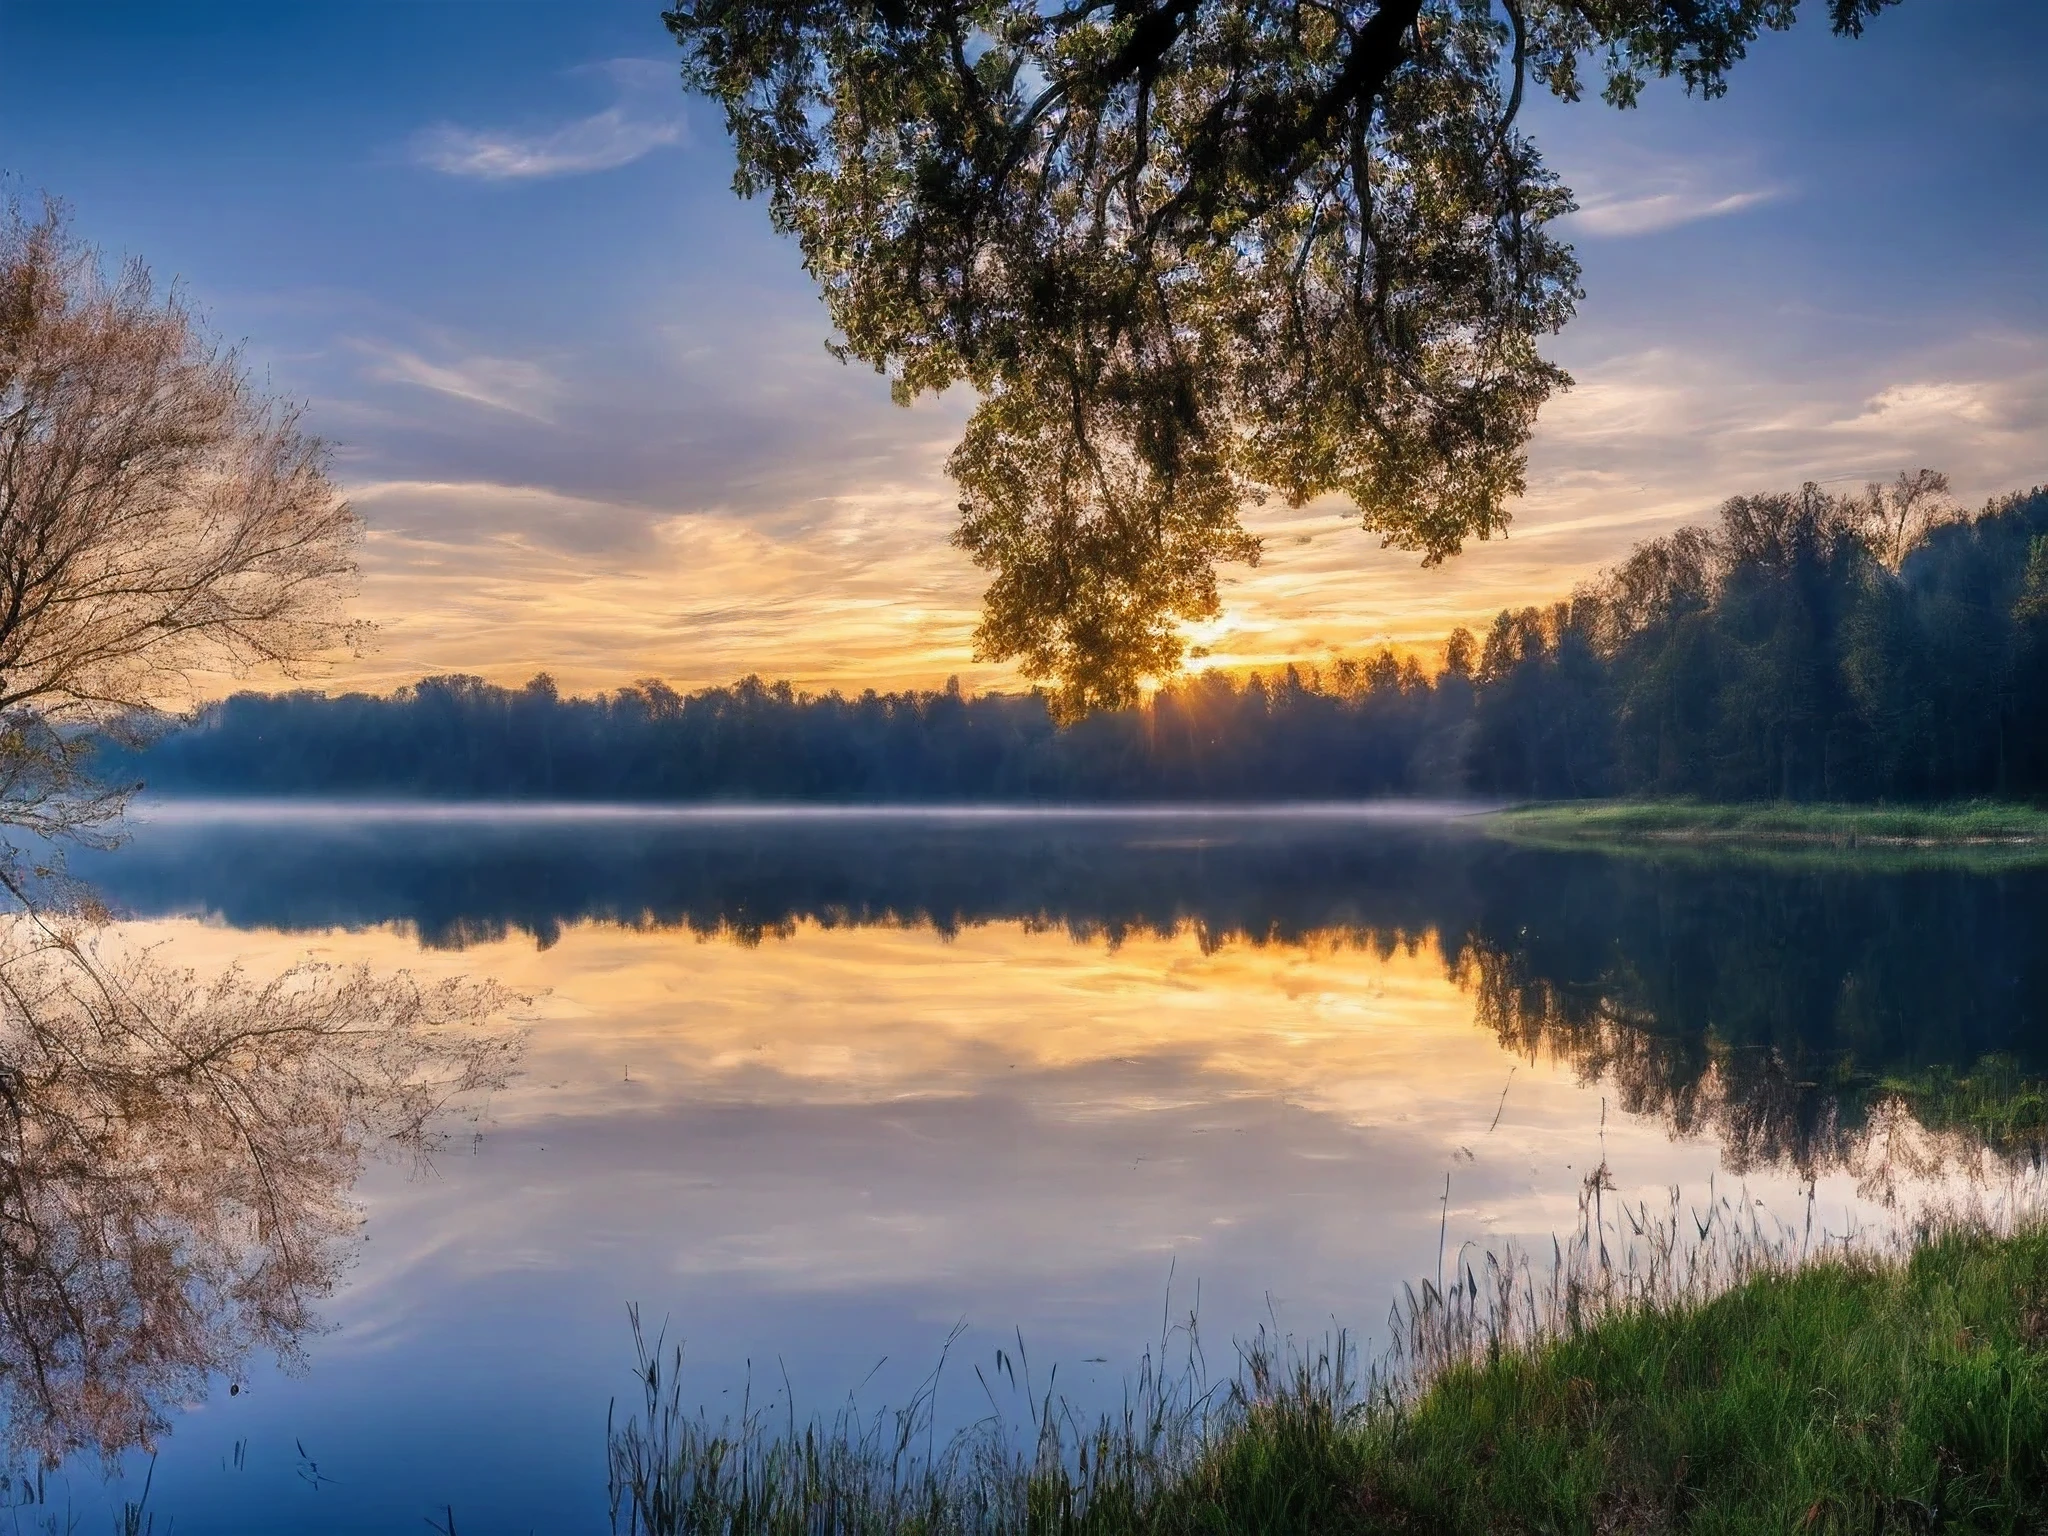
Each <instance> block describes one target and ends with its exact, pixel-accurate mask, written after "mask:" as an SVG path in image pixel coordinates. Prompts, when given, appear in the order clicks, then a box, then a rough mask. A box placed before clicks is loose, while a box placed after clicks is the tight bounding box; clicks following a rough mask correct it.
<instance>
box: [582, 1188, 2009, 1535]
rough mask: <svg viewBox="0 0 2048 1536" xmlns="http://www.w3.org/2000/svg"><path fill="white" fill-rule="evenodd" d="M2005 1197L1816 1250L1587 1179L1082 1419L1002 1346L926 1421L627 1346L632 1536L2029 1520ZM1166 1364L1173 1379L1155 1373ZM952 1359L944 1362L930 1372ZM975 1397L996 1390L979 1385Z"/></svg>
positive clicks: (618, 1499)
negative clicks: (765, 1405) (735, 1409)
mask: <svg viewBox="0 0 2048 1536" xmlns="http://www.w3.org/2000/svg"><path fill="white" fill-rule="evenodd" d="M2039 1209H2040V1205H2039V1202H2038V1200H2036V1199H2035V1196H2034V1189H2033V1187H2032V1186H2031V1185H2030V1186H2027V1187H2025V1188H2023V1189H2019V1190H2018V1191H2017V1192H2016V1193H2015V1194H2014V1195H2012V1196H2009V1197H2008V1198H2007V1199H2006V1200H2005V1201H2003V1202H2001V1203H2000V1204H1998V1205H1996V1206H1991V1207H1987V1206H1984V1205H1981V1204H1980V1205H1977V1206H1974V1207H1972V1208H1971V1209H1969V1210H1967V1211H1964V1210H1956V1209H1951V1210H1946V1211H1943V1212H1939V1213H1931V1214H1926V1215H1923V1216H1922V1217H1920V1218H1919V1219H1917V1220H1916V1221H1914V1222H1912V1223H1909V1224H1907V1225H1904V1226H1902V1227H1899V1228H1896V1229H1891V1230H1888V1231H1887V1232H1884V1233H1869V1234H1863V1235H1860V1236H1859V1235H1856V1234H1851V1235H1850V1236H1848V1237H1847V1238H1838V1237H1829V1236H1827V1235H1825V1234H1824V1233H1822V1232H1820V1231H1818V1230H1817V1229H1816V1227H1815V1225H1814V1223H1813V1220H1812V1212H1811V1208H1810V1206H1809V1210H1808V1213H1807V1219H1806V1220H1805V1221H1804V1222H1803V1223H1798V1224H1791V1225H1787V1224H1784V1223H1781V1222H1778V1221H1776V1220H1774V1219H1770V1218H1767V1217H1766V1216H1765V1215H1764V1214H1763V1212H1762V1210H1761V1208H1760V1207H1758V1206H1757V1205H1755V1204H1754V1203H1752V1202H1751V1201H1749V1200H1748V1199H1747V1198H1746V1197H1745V1196H1741V1195H1728V1194H1721V1195H1711V1196H1710V1198H1709V1199H1708V1200H1707V1201H1706V1203H1705V1204H1704V1205H1699V1204H1695V1203H1692V1202H1690V1201H1687V1200H1685V1199H1684V1198H1682V1197H1681V1195H1680V1194H1679V1193H1678V1192H1676V1191H1673V1192H1672V1193H1671V1195H1670V1197H1669V1199H1668V1200H1667V1202H1666V1203H1665V1204H1664V1205H1662V1206H1661V1207H1653V1206H1651V1205H1649V1204H1647V1203H1644V1202H1636V1203H1632V1204H1631V1203H1625V1202H1620V1201H1618V1200H1617V1199H1616V1198H1615V1196H1614V1187H1613V1183H1612V1180H1611V1178H1610V1177H1609V1176H1608V1174H1607V1170H1606V1169H1605V1167H1604V1165H1603V1167H1602V1168H1601V1169H1599V1170H1596V1171H1595V1173H1594V1174H1593V1175H1592V1176H1590V1177H1589V1178H1588V1180H1587V1181H1586V1184H1585V1186H1584V1188H1583V1190H1582V1198H1581V1202H1580V1215H1579V1222H1578V1226H1577V1229H1576V1230H1575V1231H1574V1232H1573V1233H1571V1234H1570V1235H1569V1236H1568V1237H1561V1238H1559V1239H1556V1240H1554V1241H1553V1242H1552V1244H1551V1245H1550V1247H1549V1250H1548V1251H1547V1252H1542V1253H1535V1254H1532V1253H1529V1252H1517V1251H1504V1252H1501V1253H1480V1252H1475V1251H1472V1250H1470V1249H1467V1250H1465V1251H1463V1252H1460V1253H1457V1254H1446V1255H1444V1267H1443V1270H1442V1272H1440V1273H1439V1275H1438V1276H1437V1277H1436V1278H1433V1279H1429V1280H1424V1281H1419V1282H1417V1283H1416V1284H1414V1285H1413V1286H1411V1287H1409V1288H1407V1289H1406V1290H1405V1291H1404V1292H1403V1294H1402V1295H1401V1296H1400V1298H1399V1299H1398V1300H1397V1301H1396V1303H1395V1304H1394V1306H1393V1308H1392V1311H1391V1314H1390V1317H1389V1336H1390V1342H1389V1343H1388V1345H1387V1346H1386V1348H1385V1349H1384V1351H1383V1352H1382V1353H1381V1354H1379V1355H1378V1356H1376V1357H1375V1358H1374V1359H1373V1361H1372V1362H1371V1363H1370V1365H1369V1366H1367V1367H1365V1368H1364V1369H1362V1370H1361V1369H1360V1368H1359V1365H1358V1352H1357V1350H1356V1348H1355V1346H1354V1342H1353V1340H1352V1339H1351V1338H1349V1337H1348V1336H1345V1335H1342V1334H1335V1335H1331V1336H1328V1337H1325V1338H1323V1339H1321V1340H1319V1341H1312V1342H1310V1343H1308V1344H1303V1343H1301V1342H1299V1341H1295V1340H1290V1339H1287V1338H1285V1337H1282V1336H1279V1335H1278V1334H1276V1333H1275V1332H1273V1331H1270V1330H1268V1331H1264V1332H1261V1333H1259V1334H1258V1335H1256V1336H1254V1337H1253V1338H1251V1339H1250V1340H1248V1341H1245V1342H1243V1343H1242V1344H1240V1346H1239V1347H1238V1348H1237V1349H1236V1350H1235V1352H1234V1364H1233V1367H1232V1369H1231V1371H1230V1372H1229V1374H1228V1375H1227V1377H1225V1378H1224V1379H1222V1380H1219V1381H1213V1382H1212V1381H1211V1380H1210V1379H1209V1376H1208V1372H1207V1370H1206V1365H1205V1361H1204V1358H1203V1354H1202V1350H1201V1345H1200V1340H1199V1335H1198V1333H1197V1332H1196V1330H1195V1328H1194V1324H1193V1320H1192V1319H1189V1320H1186V1321H1183V1322H1181V1323H1179V1324H1177V1325H1175V1326H1174V1327H1172V1328H1163V1329H1162V1334H1161V1338H1160V1340H1159V1341H1158V1342H1157V1343H1156V1344H1155V1345H1154V1347H1153V1348H1152V1349H1151V1350H1150V1351H1148V1352H1147V1353H1146V1355H1145V1357H1144V1359H1143V1360H1142V1361H1141V1363H1140V1366H1139V1368H1138V1369H1137V1371H1136V1372H1135V1373H1134V1375H1133V1376H1132V1377H1131V1379H1130V1383H1129V1386H1128V1387H1127V1389H1126V1394H1125V1399H1124V1402H1123V1405H1122V1407H1121V1409H1120V1410H1119V1411H1118V1412H1116V1413H1113V1414H1109V1415H1104V1416H1098V1417H1094V1418H1087V1417H1084V1416H1083V1415H1082V1414H1080V1413H1079V1412H1078V1411H1077V1410H1075V1409H1073V1408H1072V1407H1071V1405H1069V1404H1067V1403H1066V1402H1064V1401H1063V1400H1062V1399H1061V1398H1060V1397H1059V1396H1058V1395H1057V1394H1056V1393H1055V1392H1054V1390H1053V1389H1052V1386H1051V1384H1050V1383H1047V1385H1046V1386H1045V1388H1044V1389H1043V1390H1042V1391H1034V1389H1033V1388H1032V1385H1031V1382H1030V1373H1029V1371H1028V1368H1027V1364H1026V1357H1025V1356H1024V1354H1023V1351H1022V1347H1021V1344H1020V1346H1019V1348H1018V1350H1017V1352H1016V1353H1015V1354H1014V1355H1012V1354H1011V1353H1010V1352H1009V1351H1008V1350H1005V1351H1002V1352H999V1355H998V1362H999V1363H998V1365H997V1367H996V1369H997V1371H998V1373H999V1375H1000V1374H1001V1373H1007V1375H1008V1378H1009V1381H1010V1382H1011V1383H1013V1384H1014V1385H1015V1386H1016V1387H1017V1388H1018V1389H1019V1391H1020V1392H1021V1395H1022V1396H1023V1398H1024V1400H1025V1401H1026V1402H1027V1403H1028V1405H1029V1407H1028V1410H1027V1412H1026V1413H1025V1414H1024V1415H1023V1416H1022V1417H1021V1418H1019V1419H1016V1420H1015V1421H1014V1422H1013V1420H1012V1417H1011V1416H1008V1415H1005V1414H1004V1413H1003V1412H1002V1411H1001V1410H1000V1409H999V1408H998V1407H997V1404H998V1401H999V1396H998V1393H997V1391H994V1390H991V1391H989V1393H988V1397H989V1403H990V1412H989V1414H988V1415H987V1416H986V1417H985V1418H983V1419H982V1420H980V1421H979V1422H977V1423H975V1424H972V1425H969V1426H968V1427H966V1428H964V1429H962V1430H960V1431H958V1432H957V1433H954V1434H951V1435H943V1436H942V1435H940V1434H939V1433H938V1432H937V1429H936V1416H935V1413H934V1404H935V1397H936V1389H937V1383H938V1380H939V1372H934V1374H933V1376H932V1377H931V1378H929V1379H928V1381H927V1383H926V1386H925V1388H924V1389H923V1390H922V1391H920V1392H919V1393H918V1394H917V1395H916V1397H915V1398H914V1399H913V1401H912V1402H911V1403H910V1404H908V1405H907V1406H906V1407H905V1408H904V1409H903V1410H901V1411H899V1412H895V1413H886V1412H885V1413H880V1414H875V1415H871V1416H867V1417H862V1416H860V1415H858V1414H857V1413H855V1412H854V1411H853V1410H852V1409H851V1408H848V1409H846V1410H844V1411H842V1412H841V1414H840V1415H839V1416H838V1417H836V1418H834V1419H831V1420H825V1421H813V1422H810V1423H799V1422H798V1420H797V1419H796V1416H795V1413H794V1410H793V1409H792V1408H791V1407H789V1405H788V1402H787V1399H786V1397H785V1398H783V1399H782V1400H781V1401H782V1406H781V1408H780V1410H779V1413H768V1412H757V1411H755V1410H753V1409H752V1408H751V1407H749V1408H746V1409H743V1410H742V1412H741V1414H740V1415H739V1417H738V1418H737V1419H730V1420H722V1421H719V1422H716V1423H713V1422H712V1421H711V1420H709V1419H708V1418H706V1417H705V1416H703V1415H701V1414H695V1413H692V1412H689V1411H687V1410H686V1408H685V1406H684V1402H685V1400H684V1395H683V1387H682V1381H681V1375H680V1372H681V1366H682V1351H681V1349H680V1348H666V1347H664V1346H663V1345H662V1343H661V1341H659V1340H656V1341H655V1342H654V1343H653V1344H652V1345H649V1344H648V1343H647V1342H646V1341H645V1339H644V1336H643V1335H641V1333H640V1332H639V1329H638V1325H637V1320H636V1325H635V1337H636V1340H639V1341H640V1344H641V1350H640V1364H639V1370H640V1386H641V1389H642V1393H643V1402H642V1404H641V1406H640V1411H639V1412H638V1413H636V1414H634V1415H633V1416H632V1417H630V1418H629V1419H628V1420H627V1421H626V1422H625V1423H624V1424H623V1426H621V1425H619V1424H617V1423H614V1424H613V1425H612V1426H611V1427H610V1443H611V1493H612V1519H613V1525H614V1529H615V1530H617V1531H622V1532H626V1533H629V1536H676V1533H689V1536H714V1533H715V1536H798V1533H803V1536H870V1533H872V1536H883V1533H892V1536H893V1533H916V1536H953V1533H960V1536H968V1533H974V1536H983V1533H986V1536H997V1533H1002V1536H1008V1533H1017V1536H1041V1533H1043V1536H1124V1533H1133V1536H1135V1533H1148V1536H1155V1533H1156V1536H1181V1533H1188V1536H1193V1533H1197V1532H1202V1533H1216V1532H1240V1531H1242V1532H1266V1533H1273V1536H1291V1533H1296V1532H1299V1533H1304V1536H1306V1533H1311V1532H1314V1533H1329V1532H1338V1533H1343V1532H1359V1533H1365V1532H1380V1531H1400V1532H1438V1531H1445V1532H1461V1531H1469V1532H1497V1531H1514V1530H1529V1531H1582V1532H1588V1533H1592V1532H1610V1531H1611V1532H1620V1531H1644V1532H1651V1531H1701V1532H1705V1531H1714V1532H1730V1533H1732V1532H1766V1531H1768V1532H1773V1533H1778V1532H1784V1531H1816V1532H1821V1531H1834V1532H1844V1533H1846V1532H1850V1531H1855V1532H1867V1531H1878V1530H1899V1531H1913V1530H1931V1529H1953V1530H1972V1531H1974V1530H1985V1531H2016V1530H2033V1529H2038V1528H2040V1522H2041V1512H2042V1511H2043V1510H2048V1228H2044V1227H2043V1226H2042V1225H2041V1223H2040V1222H2039V1220H2038V1219H2037V1217H2036V1215H2035V1214H2034V1213H2035V1212H2037V1211H2038V1210H2039ZM1169 1362H1171V1363H1170V1364H1169ZM941 1369H942V1370H943V1369H944V1366H943V1363H942V1366H941ZM983 1385H984V1387H985V1388H986V1387H991V1386H1000V1385H1002V1382H1001V1381H1000V1380H999V1381H998V1382H996V1383H990V1382H988V1381H987V1380H986V1379H984V1381H983Z"/></svg>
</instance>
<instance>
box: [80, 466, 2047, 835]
mask: <svg viewBox="0 0 2048 1536" xmlns="http://www.w3.org/2000/svg"><path fill="white" fill-rule="evenodd" d="M106 751H107V755H108V761H107V763H106V767H107V770H108V774H109V776H110V777H133V778H135V779H139V780H141V781H144V782H146V783H147V785H148V786H149V787H150V788H152V789H155V790H158V791H162V792H165V793H172V794H188V795H191V794H204V795H325V796H359V795H381V796H428V797H448V798H456V797H482V798H510V799H546V798H561V799H597V800H621V801H692V800H814V801H826V802H873V801H885V802H886V801H954V802H958V801H1107V802H1130V801H1140V800H1226V801H1227V800H1247V799H1339V798H1350V797H1358V796H1377V795H1455V794H1481V795H1495V796H1507V797H1516V798H1519V797H1535V798H1543V799H1566V798H1576V797H1583V796H1598V795H1613V794H1685V795H1698V796H1703V797H1707V798H1714V799H1767V798H1782V799H1792V800H1871V799H1886V800H1916V799H1946V798H1955V797H1965V796H1978V795H2003V796H2029V797H2031V796H2040V795H2044V794H2048V489H2037V490H2035V491H2032V492H2029V493H2024V494H2019V495H2014V496H2010V497H2007V498H2004V499H2002V500H2000V501H1996V502H1993V503H1992V504H1991V505H1989V506H1987V507H1986V508H1985V509H1984V510H1983V511H1982V512H1980V513H1978V514H1976V515H1974V516H1971V515H1967V514H1964V513H1961V512H1959V511H1956V510H1954V509H1953V508H1952V507H1951V506H1950V505H1949V504H1948V503H1947V502H1946V499H1945V486H1944V485H1943V484H1942V483H1941V482H1940V478H1939V477H1938V476H1932V475H1928V474H1926V473H1924V472H1923V473H1922V474H1921V475H1918V476H1913V477H1907V476H1902V477H1900V480H1899V481H1898V483H1897V484H1895V485H1893V486H1889V487H1872V488H1870V489H1869V490H1868V491H1866V492H1864V493H1862V494H1860V495H1837V494H1832V493H1829V492H1827V491H1824V490H1822V489H1820V488H1818V487H1816V486H1813V485H1808V486H1806V487H1805V488H1804V489H1802V490H1800V491H1796V492H1790V493H1786V494H1780V495H1765V496H1746V497H1738V498H1735V499H1734V500H1731V501H1729V502H1728V503H1726V504H1725V505H1724V506H1723V507H1722V509H1721V513H1720V517H1719V521H1718V523H1717V524H1716V525H1714V526H1711V527H1705V528H1686V529H1681V530H1680V531H1678V532H1676V533H1674V534H1672V535H1670V536H1668V537H1666V538H1662V539H1658V540H1655V541H1653V542H1651V543H1648V544H1644V545H1642V546H1639V547H1638V548H1637V549H1636V550H1635V552H1634V553H1633V554H1632V555H1631V556H1630V557H1629V559H1628V560H1627V561H1625V562H1624V563H1623V564H1622V565H1620V566H1619V567H1617V568H1616V569H1614V570H1613V571H1611V572H1609V573H1608V574H1607V575H1606V576H1605V577H1604V578H1603V579H1602V580H1601V581H1600V582H1598V583H1596V584H1594V585H1591V586H1589V587H1586V588H1583V589H1581V590H1580V591H1578V592H1577V593H1575V594H1573V595H1572V596H1571V597H1570V598H1569V599H1567V600H1565V601H1562V602H1558V603H1555V604H1553V605H1551V606H1549V607H1546V608H1525V609H1522V610H1520V611H1519V612H1503V613H1502V614H1501V615H1500V616H1499V617H1498V618H1496V619H1495V620H1494V622H1493V625H1492V627H1491V629H1490V630H1489V631H1488V632H1487V634H1486V636H1485V637H1484V639H1480V638H1477V637H1475V636H1474V635H1473V634H1471V633H1470V632H1469V631H1467V630H1462V629H1461V630H1459V631H1457V632H1456V633H1455V634H1454V635H1453V636H1452V637H1451V639H1450V642H1449V644H1448V645H1447V647H1446V652H1445V658H1444V665H1443V667H1442V668H1441V670H1440V671H1439V672H1438V673H1437V674H1436V675H1435V676H1433V677H1432V676H1430V675H1429V674H1427V673H1425V672H1424V671H1423V670H1422V668H1421V667H1420V666H1419V665H1418V664H1417V663H1416V662H1415V661H1414V660H1413V659H1412V658H1411V659H1408V660H1397V659H1396V658H1395V657H1394V656H1392V655H1391V654H1388V653H1382V654H1380V655H1378V656H1376V657H1373V658H1370V659H1367V660H1364V661H1340V662H1338V663H1335V664H1334V665H1331V666H1326V667H1322V668H1308V667H1289V668H1287V669H1286V670H1285V671H1284V672H1282V673H1280V674H1279V675H1277V676H1254V677H1250V678H1248V679H1235V678H1232V677H1230V676H1228V675H1225V674H1222V673H1217V672H1210V673H1205V674H1202V675H1199V676H1195V677H1191V678H1187V679H1184V680H1181V681H1177V682H1175V683H1173V684H1172V685H1170V686H1168V687H1166V688H1163V689H1161V690H1160V691H1159V692H1158V693H1157V694H1155V695H1154V696H1153V697H1152V698H1151V699H1150V700H1149V701H1148V702H1147V703H1146V704H1145V705H1143V706H1142V707H1140V708H1136V709H1130V710H1125V711H1120V712H1116V713H1109V714H1100V715H1096V716H1094V717H1092V718H1089V719H1086V720H1083V721H1081V722H1080V723H1078V724H1075V725H1072V726H1068V727H1065V728H1061V727H1058V726H1056V725H1055V724H1054V723H1053V721H1052V719H1051V718H1050V716H1049V715H1048V713H1047V710H1046V707H1045V704H1044V701H1043V700H1042V698H1040V697H1039V696H1036V695H1029V694H1027V695H1003V694H989V695H982V696H969V695H967V694H964V693H962V692H961V691H960V690H959V688H958V687H957V686H948V687H947V688H946V689H944V690H942V691H935V692H905V693H887V694H884V693H875V692H867V693H863V694H861V695H859V696H858V697H853V698H848V697H844V696H842V695H840V694H838V693H830V694H824V695H812V694H806V693H799V692H796V691H795V690H793V689H792V688H790V687H789V686H788V685H787V684H781V683H778V684H769V683H764V682H762V681H760V680H759V679H757V678H749V679H747V680H745V681H743V682H741V683H739V684H737V685H735V686H732V687H729V688H708V689H704V690H701V691H699V692H695V693H690V694H681V693H677V692H676V691H674V690H673V689H671V688H669V687H667V686H666V685H664V684H662V683H659V682H644V683H641V684H639V685H637V686H635V687H631V688H622V689H619V690H618V691H616V692H614V693H610V694H604V695H599V696H596V697H587V698H585V697H576V698H570V697H563V696H562V695H561V694H560V693H558V692H557V690H556V688H555V686H554V684H553V683H552V681H550V680H549V679H548V678H547V677H545V676H542V677H537V678H535V679H534V680H533V681H532V682H530V683H528V684H527V685H526V686H525V687H523V688H516V689H508V688H501V687H496V686H493V685H491V684H488V683H485V682H483V681H482V680H480V679H478V678H473V677H433V678H427V679H425V680H423V681H421V682H419V683H417V684H414V685H413V686H411V687H409V688H402V689H400V690H398V691H397V692H396V693H394V694H392V695H390V696H389V697H376V696H370V695H365V694H346V695H342V696H339V697H328V696H326V695H324V694H320V693H313V692H299V693H284V694H259V693H244V694H237V695H236V696H234V697H232V698H229V699H226V700H223V701H221V702H219V703H215V704H211V705H208V706H206V707H205V708H203V709H201V710H200V711H199V712H198V713H197V714H196V716H195V717H194V718H193V719H192V720H191V721H190V722H189V723H187V724H185V725H183V726H182V727H181V728H179V729H177V730H174V731H172V732H171V733H169V734H167V735H165V736H163V737H162V738H161V739H159V740H157V741H156V742H155V743H154V744H153V745H151V746H149V747H148V748H147V749H144V750H141V751H135V750H128V749H117V748H112V747H110V748H107V749H106Z"/></svg>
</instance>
